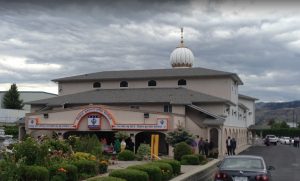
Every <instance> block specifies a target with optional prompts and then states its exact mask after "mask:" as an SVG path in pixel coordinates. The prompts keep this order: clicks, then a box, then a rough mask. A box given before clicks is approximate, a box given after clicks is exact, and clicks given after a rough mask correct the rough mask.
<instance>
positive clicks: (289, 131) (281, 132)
mask: <svg viewBox="0 0 300 181" xmlns="http://www.w3.org/2000/svg"><path fill="white" fill-rule="evenodd" d="M255 132H256V134H257V135H260V133H262V135H263V137H265V136H266V135H268V134H273V135H276V136H289V137H296V136H299V135H300V129H299V128H273V129H262V130H255Z"/></svg>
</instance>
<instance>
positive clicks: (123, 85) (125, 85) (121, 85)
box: [120, 81, 128, 87]
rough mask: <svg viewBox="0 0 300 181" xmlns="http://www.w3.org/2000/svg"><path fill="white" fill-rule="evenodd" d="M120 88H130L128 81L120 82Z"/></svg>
mask: <svg viewBox="0 0 300 181" xmlns="http://www.w3.org/2000/svg"><path fill="white" fill-rule="evenodd" d="M120 87H128V82H127V81H122V82H120Z"/></svg>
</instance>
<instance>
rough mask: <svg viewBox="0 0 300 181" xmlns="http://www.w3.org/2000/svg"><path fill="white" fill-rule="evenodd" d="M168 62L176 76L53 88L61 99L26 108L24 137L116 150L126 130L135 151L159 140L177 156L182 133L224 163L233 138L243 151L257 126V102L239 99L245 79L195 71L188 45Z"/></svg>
mask: <svg viewBox="0 0 300 181" xmlns="http://www.w3.org/2000/svg"><path fill="white" fill-rule="evenodd" d="M170 61H171V65H172V68H171V69H147V70H123V71H103V72H96V73H90V74H84V75H77V76H71V77H64V78H59V79H55V80H53V81H54V82H56V83H57V84H58V90H59V96H57V97H53V98H48V99H42V100H38V101H30V102H29V103H28V104H30V105H31V113H28V114H27V115H26V119H25V129H26V133H28V134H31V135H33V136H35V137H38V136H40V135H49V136H51V134H53V133H55V134H57V135H59V136H60V137H61V138H67V137H68V136H70V135H78V134H81V135H82V134H92V133H93V134H96V135H97V136H98V137H99V139H103V138H105V139H106V140H107V143H108V144H111V143H113V140H114V133H115V132H117V131H120V130H122V131H126V132H128V134H129V135H131V136H132V138H133V141H134V142H135V149H137V148H138V146H139V145H140V144H141V143H150V138H151V135H152V134H158V135H159V136H160V139H159V152H160V154H172V148H171V147H170V146H169V145H168V144H167V143H166V141H165V137H166V133H167V132H169V131H173V130H174V129H176V128H177V127H178V126H179V125H181V126H183V127H185V128H186V129H187V130H188V131H189V132H190V133H192V134H193V135H198V136H199V137H202V138H204V139H208V140H209V141H211V142H212V143H213V145H214V147H215V149H217V150H218V151H219V153H220V154H221V155H224V154H225V153H226V149H225V139H226V138H227V137H228V136H231V137H235V138H236V140H237V151H239V150H242V149H243V148H244V147H245V146H246V145H247V142H248V138H249V137H250V132H249V131H248V126H250V125H252V124H254V118H255V104H254V103H255V100H256V99H255V98H252V97H249V96H246V95H241V94H239V86H242V85H243V82H242V80H241V79H240V78H239V76H238V75H237V74H235V73H232V72H224V71H218V70H211V69H206V68H201V67H195V68H193V67H192V66H193V63H194V55H193V53H192V51H191V50H190V49H188V48H187V47H185V45H184V43H183V38H182V39H181V42H180V44H179V46H178V47H177V48H176V49H175V50H174V51H173V52H172V53H171V55H170Z"/></svg>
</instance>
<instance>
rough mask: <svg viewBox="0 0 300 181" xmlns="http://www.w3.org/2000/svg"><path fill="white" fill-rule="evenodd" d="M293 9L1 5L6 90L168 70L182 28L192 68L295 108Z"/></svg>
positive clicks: (298, 20) (208, 4)
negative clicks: (225, 75) (224, 75)
mask: <svg viewBox="0 0 300 181" xmlns="http://www.w3.org/2000/svg"><path fill="white" fill-rule="evenodd" d="M179 2H181V3H179ZM297 5H298V4H295V2H292V1H291V2H285V3H284V4H282V3H280V2H279V1H278V2H276V1H273V2H271V1H268V2H267V1H256V0H251V1H243V2H240V1H235V0H231V1H229V0H228V1H208V0H207V1H175V0H174V1H151V3H149V2H145V1H141V0H140V1H138V0H136V1H114V3H111V2H110V1H101V3H100V2H99V1H95V0H94V1H92V0H90V1H80V0H77V1H72V2H70V1H58V0H57V1H56V0H54V1H34V0H32V1H22V2H19V1H1V2H0V88H1V89H4V90H5V89H8V87H7V86H8V85H9V84H10V83H13V82H16V83H17V84H19V89H20V90H22V87H24V89H25V88H28V87H30V86H28V85H30V84H34V85H35V86H33V87H30V88H34V89H38V88H39V87H38V85H40V86H41V87H47V88H49V91H53V90H54V91H56V88H55V84H53V83H50V80H52V79H55V78H59V77H64V76H70V75H77V74H82V73H89V72H96V71H104V70H122V69H148V68H170V65H169V55H170V53H171V52H172V50H173V49H174V48H175V47H176V46H177V45H178V43H179V37H180V34H179V31H180V30H179V27H181V26H183V27H184V28H185V29H184V30H185V35H184V36H185V43H186V45H187V46H188V47H189V48H190V49H191V50H192V51H193V52H194V54H195V56H196V63H195V65H196V66H201V67H206V68H211V69H217V70H225V71H231V72H235V73H237V74H239V75H240V76H241V78H242V79H243V81H244V83H245V85H243V86H241V88H240V89H241V91H242V93H245V94H249V95H251V96H255V97H257V98H259V99H261V100H262V101H285V100H295V99H298V100H299V99H300V93H299V92H300V80H299V78H298V77H300V75H299V74H300V73H299V71H298V69H299V67H300V62H299V54H300V31H299V28H300V13H299V12H298V11H297V8H296V7H298V6H297ZM9 62H10V63H9ZM12 62H14V63H12ZM51 86H52V88H51ZM53 86H54V87H53ZM50 89H51V90H50ZM40 90H41V89H40ZM42 90H44V88H43V89H42Z"/></svg>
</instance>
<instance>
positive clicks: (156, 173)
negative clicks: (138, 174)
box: [128, 165, 162, 181]
mask: <svg viewBox="0 0 300 181" xmlns="http://www.w3.org/2000/svg"><path fill="white" fill-rule="evenodd" d="M128 168H129V169H136V170H141V171H144V172H146V173H147V174H148V176H149V180H150V181H161V179H162V174H161V171H160V169H159V168H158V167H157V166H154V165H133V166H130V167H128Z"/></svg>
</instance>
